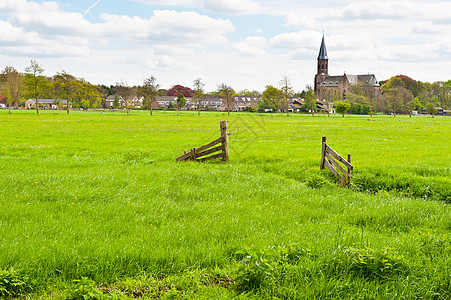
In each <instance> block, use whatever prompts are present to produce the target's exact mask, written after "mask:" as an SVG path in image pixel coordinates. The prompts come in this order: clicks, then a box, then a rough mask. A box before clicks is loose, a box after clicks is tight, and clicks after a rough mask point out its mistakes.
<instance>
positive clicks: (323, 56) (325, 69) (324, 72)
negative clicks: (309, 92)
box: [315, 35, 329, 98]
mask: <svg viewBox="0 0 451 300" xmlns="http://www.w3.org/2000/svg"><path fill="white" fill-rule="evenodd" d="M317 60H318V68H317V72H316V75H315V94H316V97H317V98H319V96H320V95H319V86H320V84H321V82H323V81H324V79H325V78H326V77H327V76H329V58H328V57H327V50H326V43H325V42H324V35H323V40H322V42H321V47H320V48H319V54H318V59H317Z"/></svg>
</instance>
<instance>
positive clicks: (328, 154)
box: [320, 136, 354, 185]
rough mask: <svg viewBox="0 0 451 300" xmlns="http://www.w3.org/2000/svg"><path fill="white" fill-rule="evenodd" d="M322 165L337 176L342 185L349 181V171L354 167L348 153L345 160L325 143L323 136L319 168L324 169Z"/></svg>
mask: <svg viewBox="0 0 451 300" xmlns="http://www.w3.org/2000/svg"><path fill="white" fill-rule="evenodd" d="M340 163H341V164H340ZM324 167H326V168H327V169H329V171H331V172H332V173H333V174H334V175H335V176H337V177H338V180H339V182H341V183H342V184H343V185H348V184H349V183H350V182H351V178H352V175H351V171H352V170H353V169H354V167H353V166H352V165H351V155H350V154H349V155H348V159H347V160H346V159H344V158H343V157H342V156H341V155H340V154H338V153H337V152H336V151H335V150H334V149H332V148H331V147H330V146H329V145H327V143H326V137H325V136H324V137H323V140H322V151H321V166H320V169H324Z"/></svg>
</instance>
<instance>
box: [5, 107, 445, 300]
mask: <svg viewBox="0 0 451 300" xmlns="http://www.w3.org/2000/svg"><path fill="white" fill-rule="evenodd" d="M220 120H227V121H228V122H229V123H228V124H229V132H230V133H231V135H230V136H229V144H230V148H229V151H230V161H229V162H227V163H224V162H220V161H212V162H206V163H197V162H182V163H176V162H175V159H176V157H177V156H179V155H181V154H183V151H185V150H189V149H191V148H193V147H198V146H201V145H203V144H205V143H208V142H210V141H212V140H214V139H216V138H217V137H219V121H220ZM322 136H326V137H327V140H328V144H329V145H330V146H331V147H332V148H334V149H335V150H336V151H338V152H339V153H340V154H342V155H346V154H351V155H352V163H353V165H354V172H353V176H354V178H353V181H352V184H351V186H349V187H347V188H343V187H341V186H339V185H337V184H336V181H335V178H334V177H333V176H332V175H331V174H330V173H329V172H328V171H327V170H319V164H320V157H321V137H322ZM450 139H451V118H449V117H435V118H431V117H425V116H415V117H412V118H409V117H408V116H397V117H396V118H394V117H393V116H386V115H377V116H376V115H374V116H373V117H370V116H349V115H346V116H345V118H341V116H339V115H331V116H330V117H328V116H327V115H315V116H314V117H312V116H311V115H299V114H296V115H294V114H292V115H290V117H286V115H282V114H251V113H232V114H231V116H227V114H226V113H219V112H218V113H214V112H208V113H207V112H204V113H201V115H200V116H197V113H196V112H181V113H180V115H177V114H176V113H175V112H166V111H157V112H155V114H154V116H150V115H149V113H148V112H145V111H132V112H131V114H130V115H129V116H127V115H126V114H125V112H108V111H105V112H103V113H102V114H101V113H100V112H76V111H74V112H71V114H70V115H66V113H65V112H64V111H40V114H39V115H36V114H35V112H33V111H12V114H10V115H9V114H8V112H7V111H6V110H0V175H1V184H0V298H2V297H3V298H8V297H10V298H15V297H17V298H20V299H83V298H77V297H82V296H83V295H84V296H86V297H85V299H135V298H137V299H155V298H161V299H326V298H327V299H335V298H336V299H394V298H398V299H413V298H415V299H418V298H420V299H422V298H424V299H449V298H451V218H450V216H451V208H450V204H451V155H450V153H451V151H450V149H451V148H450V146H451V142H450ZM5 280H6V281H5Z"/></svg>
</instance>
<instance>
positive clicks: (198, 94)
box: [193, 78, 205, 116]
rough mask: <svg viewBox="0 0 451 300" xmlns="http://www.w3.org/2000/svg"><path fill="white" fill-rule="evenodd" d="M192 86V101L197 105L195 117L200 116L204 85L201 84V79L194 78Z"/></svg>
mask: <svg viewBox="0 0 451 300" xmlns="http://www.w3.org/2000/svg"><path fill="white" fill-rule="evenodd" d="M193 84H194V101H195V102H196V103H197V115H198V116H200V105H201V103H202V99H203V98H204V96H205V92H204V86H205V83H203V82H202V79H201V78H196V79H195V80H194V82H193Z"/></svg>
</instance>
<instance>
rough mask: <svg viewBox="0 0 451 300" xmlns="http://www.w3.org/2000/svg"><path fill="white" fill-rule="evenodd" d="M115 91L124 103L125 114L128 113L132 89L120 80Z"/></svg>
mask: <svg viewBox="0 0 451 300" xmlns="http://www.w3.org/2000/svg"><path fill="white" fill-rule="evenodd" d="M116 87H117V92H118V94H119V96H121V97H122V99H123V100H124V104H125V110H126V111H127V115H129V114H130V100H131V98H132V96H133V90H132V88H131V87H130V86H128V84H127V83H125V82H123V81H121V82H119V83H117V84H116Z"/></svg>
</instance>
